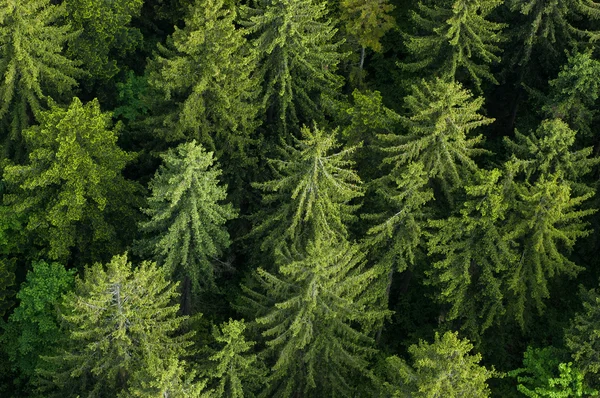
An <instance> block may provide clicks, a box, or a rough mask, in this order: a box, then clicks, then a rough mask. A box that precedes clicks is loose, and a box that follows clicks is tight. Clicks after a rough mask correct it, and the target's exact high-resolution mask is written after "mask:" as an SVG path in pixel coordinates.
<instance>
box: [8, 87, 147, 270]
mask: <svg viewBox="0 0 600 398" xmlns="http://www.w3.org/2000/svg"><path fill="white" fill-rule="evenodd" d="M39 119H40V123H41V124H40V125H39V126H34V127H31V128H29V129H27V130H26V131H24V132H23V136H24V138H25V141H26V143H27V145H28V147H29V150H30V153H29V163H27V164H25V165H13V166H8V167H6V169H5V170H4V178H5V181H6V182H7V183H8V184H9V188H10V189H12V191H13V192H14V193H12V194H6V195H5V196H4V200H5V202H6V203H7V204H9V205H11V206H12V209H13V211H15V212H17V213H25V214H26V221H25V223H24V224H25V225H24V227H25V229H26V230H27V232H28V233H29V234H31V235H32V236H33V237H34V239H35V241H36V243H37V244H41V245H44V248H45V249H44V250H43V251H42V253H47V255H48V257H50V258H52V259H62V260H65V259H67V258H69V255H70V249H72V248H76V249H77V250H79V252H80V253H86V254H96V253H93V249H92V248H93V247H94V244H96V243H98V244H101V245H102V252H104V253H106V252H109V253H110V251H111V250H114V247H115V246H116V245H117V243H116V240H117V236H116V230H115V228H114V226H113V225H114V224H111V221H110V216H111V214H115V213H116V214H118V216H119V217H120V219H119V222H120V223H125V225H126V220H127V219H128V218H129V217H131V210H130V208H128V204H129V203H131V201H132V200H133V199H134V198H133V197H132V194H133V193H134V192H135V185H134V184H133V183H132V182H129V181H127V180H125V179H124V178H123V177H122V176H121V170H122V169H123V168H124V167H125V164H126V162H127V161H129V160H130V159H131V158H132V157H131V155H129V154H127V153H125V152H124V151H122V150H121V149H120V148H119V147H118V146H117V134H118V129H111V118H110V114H109V113H102V112H101V111H100V106H99V104H98V101H96V100H94V101H91V102H89V103H88V104H86V105H83V104H82V103H81V101H80V100H79V99H77V98H74V99H73V102H72V103H71V105H70V106H69V108H68V109H64V108H61V107H58V106H56V105H53V106H52V108H51V109H50V110H49V111H45V112H41V113H40V114H39Z"/></svg>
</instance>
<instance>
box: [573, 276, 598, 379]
mask: <svg viewBox="0 0 600 398" xmlns="http://www.w3.org/2000/svg"><path fill="white" fill-rule="evenodd" d="M580 296H581V299H582V301H583V311H582V312H579V313H577V314H576V315H575V317H574V318H573V320H572V321H571V325H570V326H569V328H568V329H566V330H565V343H566V346H567V347H568V349H569V350H570V351H571V353H572V356H573V360H574V362H575V366H576V367H577V368H578V369H580V370H581V371H582V372H583V374H584V375H586V377H587V378H588V380H590V381H592V382H593V385H594V387H598V388H600V382H599V381H598V380H600V379H599V377H598V375H600V294H598V291H597V290H596V289H590V290H587V289H584V288H583V287H581V289H580ZM594 381H595V382H594Z"/></svg>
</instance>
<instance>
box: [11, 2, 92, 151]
mask: <svg viewBox="0 0 600 398" xmlns="http://www.w3.org/2000/svg"><path fill="white" fill-rule="evenodd" d="M65 15H66V9H65V5H64V4H61V5H55V4H53V3H51V1H50V0H28V1H16V0H3V1H1V2H0V77H1V79H0V80H1V82H0V99H1V101H0V138H1V140H2V141H1V143H2V145H3V156H4V157H6V156H9V157H13V158H17V159H19V161H21V160H23V159H22V158H23V156H24V153H23V143H22V138H21V131H22V130H23V129H24V128H26V127H28V126H29V125H31V124H32V123H33V122H34V120H36V119H37V118H38V116H39V113H40V112H41V111H42V110H43V109H44V108H45V107H46V106H47V100H48V98H49V97H52V98H54V99H56V100H58V99H59V97H58V96H61V95H67V94H70V93H71V91H72V89H73V88H74V87H75V86H77V81H76V80H75V77H77V76H79V74H80V72H79V70H78V69H77V63H76V62H75V61H72V60H70V59H68V58H66V57H65V56H64V55H63V54H62V50H63V47H64V46H65V44H66V42H67V41H68V40H70V39H71V38H72V37H73V31H72V29H71V27H70V26H69V25H66V24H64V22H63V21H64V20H63V17H64V16H65Z"/></svg>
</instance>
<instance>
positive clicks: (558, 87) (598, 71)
mask: <svg viewBox="0 0 600 398" xmlns="http://www.w3.org/2000/svg"><path fill="white" fill-rule="evenodd" d="M548 84H549V86H550V90H549V93H548V95H547V96H546V97H545V98H544V101H543V102H544V103H543V105H542V112H543V113H544V116H546V117H547V118H550V119H554V118H558V119H562V120H563V121H564V122H565V123H567V124H568V125H569V127H570V128H571V129H572V130H574V131H576V132H577V133H578V134H579V135H580V136H581V135H585V136H590V135H591V134H592V132H591V127H592V122H593V119H594V116H595V114H596V110H595V103H596V100H597V99H598V91H600V61H598V60H596V59H594V58H593V57H592V54H591V53H590V52H585V53H575V54H573V55H571V56H569V58H568V60H567V64H566V65H564V66H563V67H562V68H561V71H560V72H559V73H558V76H557V77H556V78H555V79H553V80H550V81H549V82H548Z"/></svg>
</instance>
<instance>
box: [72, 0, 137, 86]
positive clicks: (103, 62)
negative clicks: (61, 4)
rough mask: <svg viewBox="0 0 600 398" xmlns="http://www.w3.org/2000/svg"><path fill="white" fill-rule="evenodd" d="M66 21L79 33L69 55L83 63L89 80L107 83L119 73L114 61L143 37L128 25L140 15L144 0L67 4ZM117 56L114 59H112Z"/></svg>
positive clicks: (90, 0) (74, 0)
mask: <svg viewBox="0 0 600 398" xmlns="http://www.w3.org/2000/svg"><path fill="white" fill-rule="evenodd" d="M65 3H66V7H67V11H68V21H69V23H70V24H71V26H72V28H73V29H74V30H76V31H78V32H79V34H78V35H77V36H75V38H74V40H72V41H71V42H70V43H69V51H68V52H69V54H70V55H71V57H73V59H77V60H79V61H81V62H82V63H83V67H84V68H85V70H86V71H87V72H88V76H87V77H88V78H91V79H92V80H99V81H106V80H108V79H110V78H112V77H113V76H114V75H115V74H117V73H118V72H119V65H117V60H116V59H115V58H116V57H119V58H124V57H125V56H127V55H130V54H131V52H132V51H133V50H135V49H136V47H138V46H139V45H141V43H142V34H141V32H140V31H139V30H138V29H136V28H132V27H131V26H129V25H130V23H131V19H132V18H133V17H137V16H139V15H140V11H141V8H142V5H143V3H144V2H143V0H119V1H94V0H67V1H66V2H65ZM115 56H116V57H115Z"/></svg>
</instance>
